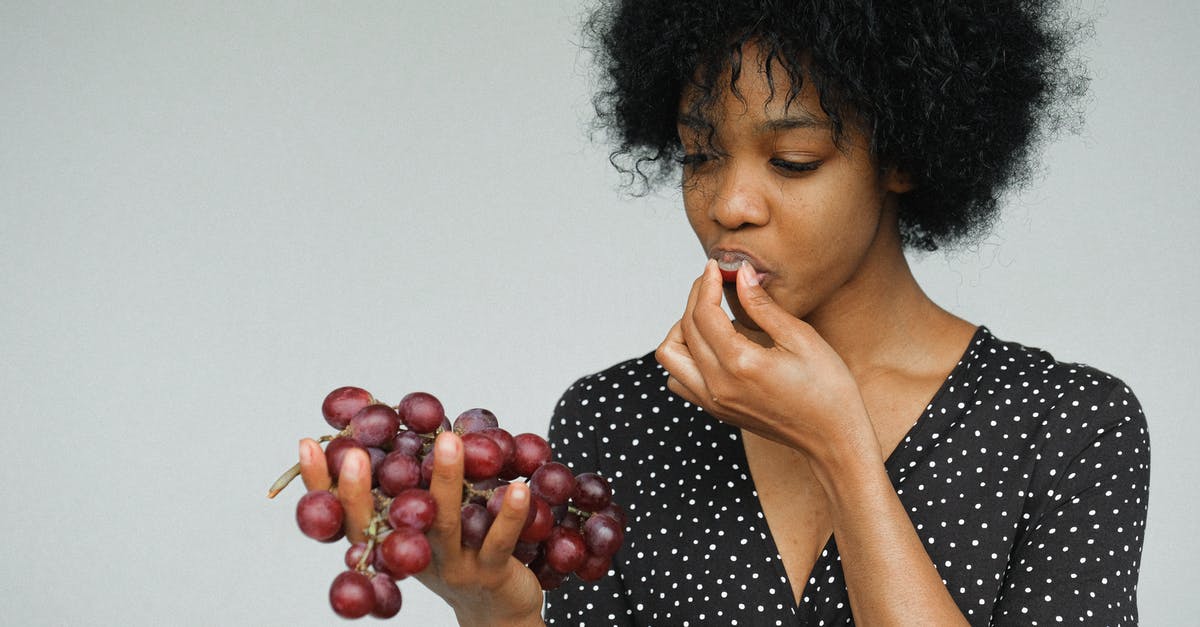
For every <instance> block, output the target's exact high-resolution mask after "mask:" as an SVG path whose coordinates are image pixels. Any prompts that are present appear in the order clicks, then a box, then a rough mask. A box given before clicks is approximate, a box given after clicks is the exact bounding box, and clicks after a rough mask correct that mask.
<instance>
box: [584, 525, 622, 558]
mask: <svg viewBox="0 0 1200 627" xmlns="http://www.w3.org/2000/svg"><path fill="white" fill-rule="evenodd" d="M583 539H584V541H585V542H586V543H587V550H588V552H589V553H592V554H594V555H603V556H606V557H608V556H611V555H613V554H614V553H616V552H617V549H619V548H621V542H623V541H624V540H625V531H624V530H623V529H621V526H620V525H619V524H617V521H615V520H613V519H611V518H609V517H608V516H592V517H591V518H589V519H587V522H585V523H583Z"/></svg>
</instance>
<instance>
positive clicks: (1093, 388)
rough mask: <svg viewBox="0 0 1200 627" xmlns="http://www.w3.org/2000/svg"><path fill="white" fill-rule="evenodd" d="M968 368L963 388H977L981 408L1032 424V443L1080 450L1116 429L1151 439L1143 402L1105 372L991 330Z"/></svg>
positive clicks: (976, 345) (983, 332)
mask: <svg viewBox="0 0 1200 627" xmlns="http://www.w3.org/2000/svg"><path fill="white" fill-rule="evenodd" d="M963 366H964V367H963V368H962V369H961V370H962V373H961V375H962V377H961V380H960V381H959V382H958V383H959V384H961V385H963V386H972V387H974V388H975V389H974V391H973V394H972V395H971V396H972V397H973V403H974V405H975V407H977V408H979V409H983V410H985V411H986V413H988V414H991V415H993V416H996V417H1001V418H1008V419H1011V420H1014V421H1021V420H1024V421H1027V424H1026V428H1027V429H1029V431H1025V433H1026V434H1027V436H1026V437H1039V438H1043V439H1047V440H1050V439H1053V440H1055V441H1056V443H1057V444H1058V446H1061V447H1063V448H1064V449H1075V450H1080V449H1082V448H1084V447H1086V446H1088V445H1089V444H1090V443H1091V442H1092V441H1094V440H1095V439H1096V438H1098V437H1101V436H1103V435H1104V434H1105V433H1107V432H1108V431H1111V430H1113V429H1126V430H1128V429H1133V430H1134V431H1136V432H1137V433H1138V434H1140V435H1141V436H1142V437H1141V438H1140V439H1145V432H1146V421H1145V416H1144V415H1143V413H1142V407H1141V404H1140V403H1139V402H1138V399H1137V397H1136V396H1135V395H1134V393H1133V391H1132V390H1131V389H1130V388H1129V386H1127V385H1126V384H1125V382H1124V381H1122V380H1121V379H1119V378H1117V377H1115V376H1113V375H1111V374H1109V373H1107V372H1105V371H1103V370H1100V369H1098V368H1095V367H1093V366H1090V365H1087V364H1083V363H1078V362H1071V361H1064V360H1060V359H1057V358H1056V357H1055V356H1054V355H1052V354H1050V352H1048V351H1046V350H1043V349H1041V348H1036V347H1032V346H1027V345H1024V344H1020V343H1017V342H1012V341H1005V340H1001V339H998V338H996V337H995V336H993V335H992V334H991V332H990V331H988V330H987V329H986V328H981V329H980V333H978V334H977V335H976V338H975V340H974V342H973V344H972V347H971V349H970V350H969V351H968V353H967V355H965V356H964V364H963Z"/></svg>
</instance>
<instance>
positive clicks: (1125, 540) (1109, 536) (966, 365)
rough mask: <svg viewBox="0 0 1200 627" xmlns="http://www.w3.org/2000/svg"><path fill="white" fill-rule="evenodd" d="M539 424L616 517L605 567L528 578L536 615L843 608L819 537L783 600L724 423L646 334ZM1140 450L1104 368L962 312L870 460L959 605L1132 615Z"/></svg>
mask: <svg viewBox="0 0 1200 627" xmlns="http://www.w3.org/2000/svg"><path fill="white" fill-rule="evenodd" d="M550 439H551V441H552V444H553V446H554V448H555V451H556V455H557V456H558V457H559V459H561V460H562V461H563V462H564V463H566V464H567V465H568V466H570V467H571V468H573V469H574V470H575V471H576V472H583V471H585V470H598V471H599V472H601V473H603V474H604V475H605V476H606V477H608V478H609V479H610V480H611V481H612V483H613V488H614V493H615V495H616V496H615V498H616V499H617V500H618V501H619V502H621V503H622V504H623V505H625V506H626V510H627V512H628V514H629V524H628V529H627V535H626V539H625V544H624V546H623V547H622V550H621V552H620V553H619V554H618V555H617V557H616V559H615V560H614V562H613V572H612V573H610V576H609V577H606V578H604V579H603V580H601V581H600V582H596V583H586V582H581V581H579V580H578V579H575V578H572V579H571V580H570V581H569V582H568V583H567V584H565V585H564V586H563V587H562V588H560V589H559V590H557V591H553V592H549V593H547V595H546V608H545V617H546V622H547V623H548V624H550V625H589V626H591V625H631V626H632V625H684V626H687V625H700V624H706V625H755V626H758V625H849V624H853V622H854V621H853V617H852V616H851V611H850V601H849V597H848V595H847V592H846V585H845V581H844V579H843V576H842V570H841V562H840V557H839V554H838V549H837V543H836V538H833V539H831V540H830V542H829V544H828V545H827V546H826V547H825V550H824V551H823V552H822V554H821V557H820V558H819V559H818V560H817V562H816V564H815V566H814V568H813V571H812V573H811V574H810V576H809V578H808V582H807V585H806V587H805V589H804V592H803V595H802V598H801V600H800V602H799V603H798V604H797V603H796V602H795V601H794V599H793V597H792V587H791V585H790V583H789V581H788V578H787V574H786V573H785V571H784V568H783V564H782V562H781V560H780V557H779V552H778V550H777V549H776V547H775V542H774V539H773V538H772V537H771V533H770V530H769V529H768V527H767V524H766V519H765V517H764V515H763V513H762V509H761V507H760V505H759V502H758V495H757V493H756V492H755V489H754V483H753V479H752V478H751V476H750V473H749V470H748V466H747V463H746V457H745V450H744V448H743V446H742V441H741V436H740V432H739V431H738V430H737V429H736V428H733V427H730V426H728V425H725V424H724V423H722V422H720V421H718V420H716V419H714V418H713V417H711V416H709V415H708V414H707V413H706V412H704V411H703V410H701V409H699V408H697V407H695V406H693V405H691V404H690V403H688V402H686V401H683V400H682V399H679V398H676V397H674V396H673V395H672V394H671V393H670V392H669V391H668V390H667V389H666V372H665V371H664V370H663V369H662V368H661V367H660V366H659V365H658V364H657V363H656V362H655V361H654V358H653V355H652V354H651V355H647V356H645V357H642V358H640V359H634V360H631V361H627V362H624V363H621V364H618V365H616V366H614V367H612V368H609V369H608V370H605V371H603V372H600V373H597V374H594V375H591V376H587V377H584V378H582V379H580V380H579V381H577V382H576V383H575V384H574V385H572V386H571V387H570V388H569V389H568V390H567V391H566V393H565V394H564V395H563V397H562V399H561V401H560V402H559V404H558V407H557V408H556V410H555V414H554V417H553V420H552V423H551V427H550ZM1149 455H1150V451H1149V439H1148V436H1147V431H1146V423H1145V419H1144V417H1143V415H1142V411H1141V408H1140V406H1139V404H1138V401H1137V399H1136V398H1135V397H1134V396H1133V394H1132V392H1130V391H1129V389H1128V388H1127V387H1126V386H1125V385H1124V384H1123V383H1122V382H1121V381H1119V380H1117V379H1115V378H1113V377H1111V376H1109V375H1107V374H1104V373H1102V372H1100V371H1098V370H1095V369H1093V368H1089V367H1087V366H1083V365H1079V364H1064V363H1059V362H1056V361H1054V359H1053V358H1052V357H1051V356H1050V355H1049V354H1048V353H1046V352H1044V351H1041V350H1038V349H1033V348H1027V347H1024V346H1021V345H1019V344H1014V343H1010V342H1003V341H1000V340H998V339H996V338H995V337H994V336H992V334H991V333H990V332H989V331H988V330H987V329H986V328H983V327H980V329H979V330H978V331H977V332H976V334H975V337H974V339H973V340H972V342H971V346H970V348H969V349H968V350H967V352H966V353H965V354H964V355H963V357H962V359H961V361H960V362H959V363H958V365H957V366H956V367H955V369H954V370H953V372H952V373H951V374H950V376H949V377H948V378H947V379H946V381H945V382H944V383H943V384H942V387H941V389H940V390H939V391H938V393H937V394H936V396H935V397H934V399H933V401H932V402H931V403H930V404H929V406H928V407H927V408H926V410H925V412H924V413H923V414H922V415H921V416H920V417H919V419H918V420H917V421H916V423H915V424H914V426H913V427H912V429H911V430H910V431H909V433H908V434H907V436H906V437H905V438H904V440H903V441H902V442H901V444H900V445H899V446H898V447H897V448H896V450H895V451H894V452H893V453H892V455H891V457H889V458H888V460H887V470H888V474H889V476H890V477H891V478H892V483H893V485H894V486H895V488H896V492H897V494H898V495H899V497H900V499H901V502H902V503H903V504H904V506H905V508H906V509H907V510H908V512H909V515H910V518H911V519H912V522H913V526H914V528H915V529H916V531H917V534H918V535H919V537H920V538H921V539H922V541H923V542H924V544H925V547H926V550H927V551H928V553H929V555H930V557H931V558H932V560H933V562H934V564H936V565H937V568H938V570H939V573H940V574H941V575H942V578H943V580H944V581H945V583H946V586H947V588H948V590H949V591H950V593H951V595H952V596H953V597H954V599H955V601H956V602H957V604H958V606H959V608H960V609H961V610H962V611H963V613H964V614H965V615H966V617H967V619H968V620H969V621H970V623H971V624H972V625H992V624H996V625H1058V624H1064V623H1066V624H1087V625H1133V624H1136V623H1137V604H1136V598H1137V597H1136V593H1137V577H1138V568H1139V564H1140V559H1141V548H1142V536H1143V530H1144V526H1145V520H1146V507H1147V496H1148V486H1149V462H1150V457H1149ZM895 585H898V586H903V585H904V582H902V581H898V582H896V584H895Z"/></svg>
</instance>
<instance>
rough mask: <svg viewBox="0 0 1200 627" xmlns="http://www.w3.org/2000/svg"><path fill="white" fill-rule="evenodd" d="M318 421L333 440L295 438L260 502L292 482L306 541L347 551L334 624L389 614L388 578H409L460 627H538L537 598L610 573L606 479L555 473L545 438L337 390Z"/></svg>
mask: <svg viewBox="0 0 1200 627" xmlns="http://www.w3.org/2000/svg"><path fill="white" fill-rule="evenodd" d="M322 413H323V414H324V416H325V419H326V421H327V422H328V423H329V424H330V425H331V426H333V427H335V428H338V429H341V431H340V432H339V433H338V434H337V435H334V436H325V437H322V438H321V442H328V443H329V444H328V445H327V446H326V447H325V449H324V450H322V449H321V446H320V444H319V443H318V442H317V441H316V440H312V439H304V440H302V441H301V443H300V463H298V464H297V465H296V466H295V467H293V468H292V469H290V470H289V471H288V472H286V473H284V475H283V476H282V477H280V479H279V480H278V481H276V483H275V485H273V486H272V488H271V491H270V492H269V496H274V495H275V494H277V493H278V492H279V491H280V490H282V489H283V487H285V486H286V485H287V483H288V482H289V481H290V480H291V479H293V478H294V477H295V476H296V475H299V476H301V477H302V478H303V480H304V483H305V486H306V487H307V488H308V489H309V491H308V493H306V494H305V495H304V496H303V497H302V498H301V499H300V502H299V503H298V504H297V510H296V520H297V523H298V524H299V526H300V528H301V531H303V532H304V533H305V534H306V535H308V536H310V537H312V538H314V539H317V540H320V541H322V542H333V541H336V540H339V539H341V538H342V537H346V538H347V539H349V540H350V542H351V546H350V548H349V550H348V551H347V552H346V555H345V560H344V561H345V564H346V567H347V568H348V569H349V570H347V571H345V572H343V573H342V574H341V575H338V577H337V578H336V579H335V580H334V583H333V585H332V587H331V588H330V603H331V605H332V606H333V609H334V611H335V612H336V613H337V614H339V615H341V616H343V617H347V618H357V617H360V616H364V615H366V614H368V613H370V614H371V615H373V616H376V617H380V618H387V617H390V616H394V615H395V614H396V613H398V612H399V610H400V605H401V597H400V591H399V588H398V586H396V584H395V581H397V580H400V579H403V578H405V577H407V576H410V575H412V576H413V577H414V578H416V579H418V580H419V581H421V582H422V583H423V584H425V585H426V586H427V587H429V588H430V589H431V590H433V591H434V592H435V593H437V594H438V595H439V596H441V597H442V598H443V599H445V600H446V601H447V602H448V603H449V604H450V605H451V607H453V608H454V610H455V613H456V615H457V616H458V619H459V622H460V623H461V624H464V625H474V624H487V625H527V624H531V625H540V624H542V621H541V617H540V609H541V602H542V594H541V590H543V589H546V590H549V589H553V588H555V587H557V586H559V585H561V584H562V582H563V581H564V580H565V579H566V578H567V577H568V576H569V574H571V573H574V574H576V575H578V576H579V577H581V578H583V579H586V580H588V581H593V580H595V579H598V578H600V577H602V576H604V575H605V574H607V572H608V570H609V566H610V563H611V560H612V556H613V554H615V553H616V551H617V549H618V548H619V547H620V544H621V540H622V539H623V535H624V515H623V513H622V511H621V509H620V507H619V506H617V505H616V504H615V503H613V502H612V501H611V496H612V492H611V489H610V488H609V486H608V483H607V481H605V480H604V479H603V478H601V477H600V476H598V475H595V474H592V473H585V474H582V475H579V476H578V477H577V476H575V475H573V474H572V473H571V471H570V470H569V469H567V467H566V466H563V465H562V464H559V463H556V462H553V461H552V452H551V450H550V447H549V445H548V444H547V443H546V441H545V439H543V438H542V437H540V436H537V435H534V434H528V433H525V434H520V435H517V436H515V437H514V436H512V435H511V434H509V433H508V432H507V431H505V430H504V429H501V428H499V424H498V421H497V420H496V417H495V415H494V414H492V413H491V412H489V411H487V410H485V409H478V408H477V409H471V410H467V411H466V412H463V413H462V414H460V415H459V416H458V418H457V419H456V420H455V421H454V422H453V424H451V423H450V421H449V420H448V419H447V418H446V416H445V414H444V410H443V409H442V406H441V403H440V402H439V401H438V400H437V399H436V398H434V397H433V396H431V395H429V394H425V393H422V392H416V393H413V394H409V395H408V396H406V397H405V398H404V399H403V400H402V401H401V402H400V404H399V405H397V406H395V407H390V406H388V405H385V404H382V403H379V402H378V401H376V400H375V399H374V397H372V396H371V395H370V394H369V393H367V392H366V391H365V390H362V389H360V388H353V387H346V388H338V389H337V390H334V391H333V392H331V393H330V394H329V395H328V396H327V397H326V400H325V403H324V404H323V406H322ZM520 477H528V478H529V485H526V484H525V483H523V482H521V481H516V480H517V479H519V478H520Z"/></svg>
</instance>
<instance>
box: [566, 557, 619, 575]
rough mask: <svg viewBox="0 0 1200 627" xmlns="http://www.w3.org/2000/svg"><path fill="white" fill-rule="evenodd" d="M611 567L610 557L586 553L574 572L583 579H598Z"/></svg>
mask: <svg viewBox="0 0 1200 627" xmlns="http://www.w3.org/2000/svg"><path fill="white" fill-rule="evenodd" d="M611 568H612V558H611V557H605V556H603V555H592V554H591V553H588V556H587V558H586V559H584V560H583V564H581V565H580V566H579V568H576V569H575V574H576V575H578V576H579V578H580V579H582V580H584V581H599V580H600V578H602V577H604V576H605V575H607V574H608V571H609V570H610V569H611Z"/></svg>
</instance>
